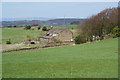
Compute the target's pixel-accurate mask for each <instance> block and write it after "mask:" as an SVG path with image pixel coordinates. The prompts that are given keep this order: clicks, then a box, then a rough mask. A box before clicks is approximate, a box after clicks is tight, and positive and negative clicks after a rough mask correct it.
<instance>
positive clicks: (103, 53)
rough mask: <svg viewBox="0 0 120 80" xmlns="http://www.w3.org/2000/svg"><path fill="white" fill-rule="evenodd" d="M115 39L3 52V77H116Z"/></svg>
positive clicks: (116, 53)
mask: <svg viewBox="0 0 120 80" xmlns="http://www.w3.org/2000/svg"><path fill="white" fill-rule="evenodd" d="M117 45H118V39H117V38H115V39H106V40H102V41H99V42H92V43H86V44H81V45H73V46H63V47H55V48H46V49H42V50H30V51H21V52H13V53H12V52H11V53H4V54H3V72H2V74H3V77H4V78H117V77H118V46H117Z"/></svg>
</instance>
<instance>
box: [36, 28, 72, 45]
mask: <svg viewBox="0 0 120 80" xmlns="http://www.w3.org/2000/svg"><path fill="white" fill-rule="evenodd" d="M72 36H73V33H72V32H71V31H70V30H68V29H66V28H60V27H53V28H52V29H51V30H49V31H48V32H47V33H46V34H43V35H40V36H39V37H38V38H39V40H40V42H45V43H51V42H53V40H59V41H62V42H66V41H73V38H72Z"/></svg>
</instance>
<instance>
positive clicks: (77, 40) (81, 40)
mask: <svg viewBox="0 0 120 80" xmlns="http://www.w3.org/2000/svg"><path fill="white" fill-rule="evenodd" d="M74 40H75V44H81V43H85V42H86V39H85V37H84V36H80V35H78V36H77V37H75V39H74Z"/></svg>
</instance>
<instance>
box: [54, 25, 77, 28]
mask: <svg viewBox="0 0 120 80" xmlns="http://www.w3.org/2000/svg"><path fill="white" fill-rule="evenodd" d="M52 26H53V27H66V28H77V26H78V25H52Z"/></svg>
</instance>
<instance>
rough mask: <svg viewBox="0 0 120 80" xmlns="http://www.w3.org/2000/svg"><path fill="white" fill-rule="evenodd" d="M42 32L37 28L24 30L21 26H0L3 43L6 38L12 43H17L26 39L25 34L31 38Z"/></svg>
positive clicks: (33, 38)
mask: <svg viewBox="0 0 120 80" xmlns="http://www.w3.org/2000/svg"><path fill="white" fill-rule="evenodd" d="M42 33H44V32H43V31H39V30H24V29H23V28H2V40H3V43H5V42H6V41H7V40H8V39H10V40H11V42H12V43H19V42H22V41H26V40H27V35H28V36H30V37H31V39H32V40H35V39H37V38H36V37H37V36H38V35H39V34H42Z"/></svg>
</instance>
